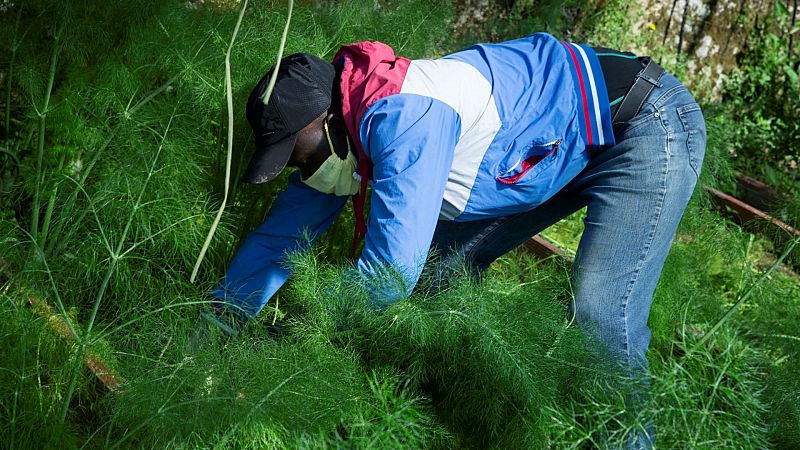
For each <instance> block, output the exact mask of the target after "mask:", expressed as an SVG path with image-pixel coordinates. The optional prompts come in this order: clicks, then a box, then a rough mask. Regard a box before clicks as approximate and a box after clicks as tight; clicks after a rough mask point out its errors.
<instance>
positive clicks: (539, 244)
mask: <svg viewBox="0 0 800 450" xmlns="http://www.w3.org/2000/svg"><path fill="white" fill-rule="evenodd" d="M523 245H524V247H525V249H526V250H528V252H530V253H532V254H533V255H535V256H536V257H539V258H542V259H545V258H549V257H551V256H560V257H564V258H567V259H569V255H567V252H565V251H564V250H561V249H560V248H558V247H556V246H555V245H553V244H551V243H550V242H548V241H546V240H545V239H544V238H542V237H541V236H539V235H538V234H537V235H536V236H534V237H532V238H530V239H528V240H527V241H526V242H525V244H523Z"/></svg>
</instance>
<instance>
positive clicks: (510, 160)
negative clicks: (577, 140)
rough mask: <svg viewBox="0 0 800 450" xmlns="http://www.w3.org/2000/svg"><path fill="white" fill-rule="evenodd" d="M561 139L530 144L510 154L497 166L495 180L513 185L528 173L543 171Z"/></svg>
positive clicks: (555, 152)
mask: <svg viewBox="0 0 800 450" xmlns="http://www.w3.org/2000/svg"><path fill="white" fill-rule="evenodd" d="M561 140H562V139H561V138H558V139H555V140H552V141H550V142H545V143H531V144H529V145H526V146H525V147H524V148H523V149H522V150H519V151H512V152H510V153H509V154H508V155H507V156H506V157H505V158H503V160H502V161H500V164H498V165H497V170H496V172H495V178H496V179H497V181H499V182H501V183H504V184H514V183H516V182H517V181H519V180H520V179H522V177H524V176H525V175H526V174H528V173H531V174H533V173H538V172H541V171H542V170H544V169H545V168H546V167H547V166H549V165H550V163H551V162H552V161H553V159H554V158H555V155H556V154H557V152H558V146H559V145H561Z"/></svg>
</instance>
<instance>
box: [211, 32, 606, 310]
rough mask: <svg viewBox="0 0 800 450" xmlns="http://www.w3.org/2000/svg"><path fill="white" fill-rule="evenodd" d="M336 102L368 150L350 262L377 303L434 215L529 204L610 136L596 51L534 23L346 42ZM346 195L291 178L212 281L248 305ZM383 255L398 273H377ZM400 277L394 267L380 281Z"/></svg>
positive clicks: (391, 294)
mask: <svg viewBox="0 0 800 450" xmlns="http://www.w3.org/2000/svg"><path fill="white" fill-rule="evenodd" d="M334 61H337V62H339V63H341V64H342V65H343V67H344V69H343V71H342V75H341V90H342V97H343V98H342V103H343V105H342V112H343V115H344V117H345V122H346V123H347V125H348V129H349V131H350V135H351V137H352V138H353V140H354V142H355V144H356V146H357V147H358V148H359V150H360V152H363V153H362V155H364V154H365V155H366V156H368V158H369V159H370V160H371V162H372V174H371V180H372V192H371V196H370V211H369V216H368V220H367V225H368V230H369V231H368V233H367V235H366V239H365V243H364V248H363V250H362V253H361V256H360V258H359V259H358V261H357V263H356V267H357V268H358V270H359V271H360V272H361V273H362V274H364V275H365V277H366V279H373V280H375V279H380V280H381V281H380V282H379V284H378V285H376V286H375V287H374V288H373V289H372V292H374V295H375V297H376V298H375V299H374V300H375V301H376V302H378V303H391V302H394V301H397V300H400V299H402V298H405V297H406V296H407V295H408V294H409V293H410V292H411V290H412V289H413V287H414V286H415V284H416V282H417V280H418V278H419V275H420V273H421V270H422V266H423V264H424V262H425V258H426V256H427V253H428V250H429V247H430V244H431V239H432V237H433V233H434V229H435V228H436V223H437V221H438V220H455V221H470V220H477V219H484V218H489V217H500V216H505V215H509V214H514V213H519V212H524V211H529V210H531V209H533V208H535V207H537V206H538V205H540V204H541V203H543V202H544V201H546V200H547V199H548V198H550V197H551V196H553V195H554V194H555V193H557V192H558V191H559V190H561V189H562V188H563V187H564V186H565V185H566V184H567V183H568V182H569V181H570V180H572V179H573V178H574V177H575V176H576V175H577V174H578V173H579V172H580V171H581V170H582V169H583V168H584V167H585V166H586V164H587V163H588V161H589V159H590V156H591V154H592V153H593V152H594V151H596V150H599V149H602V148H604V147H608V146H612V145H614V135H613V132H612V127H611V115H610V111H609V104H608V94H607V92H606V85H605V81H604V79H603V74H602V71H601V69H600V64H599V61H598V59H597V56H596V55H595V53H594V51H593V50H592V49H591V48H590V47H588V46H585V45H577V44H572V43H567V42H561V41H558V40H557V39H555V38H554V37H552V36H550V35H547V34H543V33H537V34H534V35H531V36H528V37H524V38H521V39H516V40H513V41H508V42H503V43H499V44H478V45H474V46H472V47H470V48H468V49H466V50H463V51H460V52H458V53H454V54H451V55H448V56H445V57H443V58H441V59H422V60H413V61H410V60H408V59H405V58H399V57H396V56H395V55H394V52H393V51H392V49H391V48H390V47H388V46H387V45H385V44H382V43H379V42H361V43H357V44H353V45H349V46H346V47H343V48H342V49H341V50H340V51H339V53H338V54H337V56H336V57H335V59H334ZM346 201H347V197H337V196H335V195H331V194H323V193H320V192H318V191H316V190H314V189H312V188H310V187H308V186H306V185H305V184H303V183H302V182H301V181H300V176H299V173H297V172H296V173H294V174H292V175H291V176H290V178H289V187H288V188H287V189H286V190H285V191H284V192H282V193H281V194H280V195H279V196H278V198H277V199H276V201H275V202H274V203H273V205H272V208H271V210H270V213H269V216H268V217H267V220H266V221H265V222H264V223H263V224H262V225H261V226H260V227H259V228H258V229H257V230H255V231H254V232H253V233H251V234H250V235H249V236H248V238H247V240H246V241H245V243H244V244H243V246H242V247H241V249H240V250H239V251H238V252H237V254H236V256H235V257H234V259H233V261H232V262H231V266H230V267H229V269H228V271H227V273H226V275H225V278H224V279H223V280H222V281H221V282H220V284H219V285H218V286H217V288H216V289H215V290H214V292H213V294H214V296H216V297H217V298H219V299H221V300H225V301H226V302H228V303H233V304H235V305H237V306H239V307H241V308H243V309H244V310H245V311H246V312H247V313H248V314H249V315H255V314H257V313H258V311H259V310H260V309H261V308H262V307H263V306H264V304H265V303H266V302H267V300H268V299H269V298H270V297H271V296H272V295H273V294H274V293H275V292H276V291H277V290H278V289H279V288H280V286H281V285H282V284H283V283H284V282H285V281H286V279H287V278H288V276H289V269H288V268H287V267H286V266H285V265H284V264H283V260H284V257H285V255H286V253H287V252H290V251H294V250H297V249H298V248H299V246H300V245H302V243H303V241H302V240H303V239H304V231H308V232H310V235H311V236H312V237H314V238H315V237H317V236H319V235H321V234H322V233H323V232H324V231H325V230H326V229H327V228H328V226H329V225H330V224H331V223H332V222H333V221H334V220H335V219H336V217H337V216H338V215H339V213H340V212H341V210H342V208H343V206H344V204H345V202H346ZM387 265H390V266H391V267H393V268H394V270H396V271H397V273H399V274H400V275H401V276H400V277H379V278H376V277H375V276H376V275H377V274H378V272H382V270H383V269H384V268H385V267H386V266H387ZM389 280H396V281H389Z"/></svg>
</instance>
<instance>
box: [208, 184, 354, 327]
mask: <svg viewBox="0 0 800 450" xmlns="http://www.w3.org/2000/svg"><path fill="white" fill-rule="evenodd" d="M347 199H348V197H346V196H343V197H339V196H336V195H332V194H325V193H322V192H319V191H317V190H315V189H312V188H311V187H309V186H307V185H305V184H304V183H303V182H301V181H300V172H299V171H297V172H295V173H293V174H291V175H290V176H289V186H288V187H287V188H286V190H284V191H283V192H281V194H280V195H278V197H277V198H276V199H275V201H274V202H273V204H272V207H271V208H270V211H269V214H268V216H267V220H265V221H264V223H262V224H261V225H260V226H259V227H258V228H257V229H255V230H254V231H253V232H251V233H250V234H249V235H248V236H247V239H246V240H245V242H244V244H242V246H241V247H240V248H239V250H238V251H237V252H236V255H235V256H234V257H233V260H232V261H231V264H230V266H229V267H228V270H227V271H226V272H225V276H224V278H223V279H222V281H220V283H219V284H218V285H217V286H216V287H215V288H214V290H213V291H212V295H213V296H214V297H216V298H217V299H218V300H221V301H222V302H223V303H224V304H226V305H228V307H230V308H233V309H235V310H237V311H238V312H239V315H240V316H242V318H245V319H247V318H250V317H254V316H255V315H256V314H258V312H259V311H261V309H262V308H263V307H264V305H265V304H266V303H267V301H268V300H269V298H270V297H272V295H273V294H275V292H277V291H278V289H279V288H280V287H281V286H282V285H283V283H285V282H286V280H287V279H288V278H289V275H290V270H289V269H288V268H287V267H286V266H285V264H283V262H284V258H285V256H286V254H287V253H289V252H292V251H295V250H298V249H299V248H300V246H301V245H302V244H303V243H305V242H306V240H305V237H306V236H309V237H310V238H311V239H312V242H313V241H316V239H317V238H318V237H319V236H320V235H322V233H324V232H325V230H327V229H328V227H329V226H330V224H331V223H332V222H333V221H334V220H335V219H336V217H338V216H339V213H340V212H341V211H342V207H343V206H344V204H345V202H346V201H347Z"/></svg>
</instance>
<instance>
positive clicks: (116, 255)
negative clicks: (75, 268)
mask: <svg viewBox="0 0 800 450" xmlns="http://www.w3.org/2000/svg"><path fill="white" fill-rule="evenodd" d="M174 116H175V113H174V112H173V114H172V116H170V119H169V123H167V128H166V130H164V135H163V137H162V139H161V144H160V145H159V147H158V151H157V152H156V155H155V157H154V158H153V163H152V164H151V165H150V168H149V170H148V171H147V178H145V180H144V183H143V184H142V188H141V190H139V196H138V197H137V198H136V203H134V205H133V208H132V209H131V213H130V215H129V216H128V221H127V222H126V223H125V227H124V228H123V229H122V234H121V235H120V237H119V242H117V246H116V248H115V249H114V250H113V253H112V254H111V255H109V256H110V258H111V261H110V262H109V264H108V269H107V270H106V274H105V277H103V282H102V283H101V284H100V289H98V291H97V295H96V296H95V298H94V305H92V313H91V314H90V315H89V322H88V324H87V325H86V332H85V333H84V335H83V337H81V338H80V346H79V347H78V354H77V356H76V358H75V365H74V366H73V368H72V377H71V378H70V380H69V385H68V386H67V394H66V395H65V397H64V404H63V405H62V407H61V417H60V419H61V423H64V421H65V420H66V418H67V412H68V411H69V403H70V401H71V400H72V395H73V393H74V392H75V384H76V383H77V380H78V373H79V372H80V369H81V367H82V365H83V356H84V355H85V354H86V347H87V345H88V343H89V342H90V341H91V337H92V329H93V328H94V322H95V319H96V318H97V311H98V310H99V309H100V303H101V302H102V301H103V296H104V295H105V293H106V290H107V289H108V284H109V282H110V281H111V276H112V275H113V274H114V269H116V267H117V263H118V262H119V261H120V260H121V259H122V258H123V252H122V247H123V246H124V245H125V239H126V238H127V237H128V232H129V231H130V229H131V225H132V224H133V219H134V218H135V217H136V214H137V213H138V212H139V208H140V207H141V206H142V198H144V193H145V192H146V191H147V185H148V184H149V183H150V179H151V178H153V174H154V173H155V172H156V163H157V162H158V157H159V156H160V155H161V150H162V149H163V148H164V142H165V141H166V140H167V134H168V133H169V129H170V126H171V125H172V119H173V117H174ZM98 225H99V224H98Z"/></svg>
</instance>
